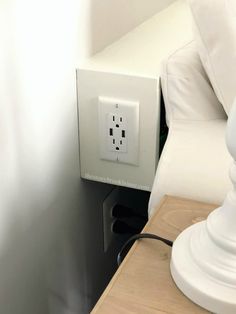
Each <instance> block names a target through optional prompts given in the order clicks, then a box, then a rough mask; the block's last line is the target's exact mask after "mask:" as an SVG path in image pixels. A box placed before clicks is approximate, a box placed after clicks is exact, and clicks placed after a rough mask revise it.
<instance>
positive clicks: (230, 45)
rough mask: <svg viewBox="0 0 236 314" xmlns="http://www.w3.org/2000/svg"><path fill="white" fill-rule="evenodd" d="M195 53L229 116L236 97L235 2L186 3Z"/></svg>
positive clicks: (199, 0) (193, 0)
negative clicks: (196, 51)
mask: <svg viewBox="0 0 236 314" xmlns="http://www.w3.org/2000/svg"><path fill="white" fill-rule="evenodd" d="M190 7H191V10H192V14H193V18H194V28H195V35H196V41H197V48H198V52H199V54H200V57H201V61H202V63H203V66H204V68H205V70H206V72H207V74H208V76H209V79H210V81H211V84H212V86H213V88H214V90H215V93H216V95H217V97H218V99H219V101H220V102H221V103H222V105H223V107H224V109H225V111H226V113H227V114H229V111H230V108H231V106H232V104H233V101H234V98H235V96H236V0H190Z"/></svg>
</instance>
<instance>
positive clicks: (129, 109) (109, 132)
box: [98, 97, 139, 165]
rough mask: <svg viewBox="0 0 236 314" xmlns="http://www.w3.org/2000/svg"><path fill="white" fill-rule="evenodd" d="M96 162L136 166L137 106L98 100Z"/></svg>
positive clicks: (124, 101)
mask: <svg viewBox="0 0 236 314" xmlns="http://www.w3.org/2000/svg"><path fill="white" fill-rule="evenodd" d="M98 113H99V114H98V119H99V147H100V158H101V159H105V160H111V161H116V162H120V163H127V164H132V165H138V157H139V103H138V102H133V101H128V100H120V99H112V98H107V97H99V99H98Z"/></svg>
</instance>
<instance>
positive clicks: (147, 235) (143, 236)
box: [117, 233, 173, 267]
mask: <svg viewBox="0 0 236 314" xmlns="http://www.w3.org/2000/svg"><path fill="white" fill-rule="evenodd" d="M139 239H154V240H158V241H161V242H163V243H165V244H166V245H168V246H171V247H172V245H173V242H172V241H170V240H167V239H165V238H162V237H159V236H157V235H155V234H152V233H140V234H135V235H134V236H132V237H131V238H129V240H128V241H127V242H126V243H125V244H124V245H123V246H122V248H121V250H120V252H119V254H118V256H117V264H118V267H119V266H120V264H121V262H122V255H123V252H124V250H125V249H126V248H127V246H128V245H129V244H130V243H131V242H134V241H136V240H139Z"/></svg>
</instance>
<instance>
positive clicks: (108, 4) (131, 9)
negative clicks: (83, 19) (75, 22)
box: [89, 0, 174, 54]
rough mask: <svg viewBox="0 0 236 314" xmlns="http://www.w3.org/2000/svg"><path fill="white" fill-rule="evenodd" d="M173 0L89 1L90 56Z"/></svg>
mask: <svg viewBox="0 0 236 314" xmlns="http://www.w3.org/2000/svg"><path fill="white" fill-rule="evenodd" d="M172 2H174V0H165V1H163V0H149V1H148V2H147V1H145V0H119V1H111V0H103V1H101V0H90V18H89V21H90V23H91V25H90V27H89V28H90V32H91V34H90V36H91V54H94V53H96V52H98V51H101V50H102V49H103V48H104V47H106V46H107V45H109V44H111V43H112V42H114V41H115V40H117V39H118V38H120V37H121V36H123V35H124V34H126V33H127V32H129V31H130V30H131V29H133V28H135V27H136V26H138V25H139V24H140V23H142V22H143V21H145V20H146V19H148V18H149V17H151V16H153V15H154V14H156V13H157V12H159V11H160V10H162V9H163V8H165V7H167V6H168V5H169V4H170V3H172Z"/></svg>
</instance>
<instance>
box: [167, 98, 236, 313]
mask: <svg viewBox="0 0 236 314" xmlns="http://www.w3.org/2000/svg"><path fill="white" fill-rule="evenodd" d="M235 134H236V101H235V104H234V106H233V108H232V110H231V113H230V116H229V119H228V127H227V133H226V143H227V146H228V149H229V152H230V154H231V155H232V157H233V159H234V162H233V165H232V167H231V169H230V177H231V180H232V183H233V190H232V191H230V192H229V193H228V195H227V197H226V199H225V201H224V204H223V205H222V207H220V208H218V209H216V210H215V211H214V212H212V213H211V214H210V215H209V216H208V218H207V220H206V221H204V222H200V223H198V224H196V225H193V226H191V227H189V228H188V229H186V230H185V231H184V232H182V233H181V234H180V236H179V237H178V238H177V240H176V241H175V242H174V246H173V249H172V258H171V274H172V277H173V279H174V281H175V282H176V284H177V286H178V287H179V288H180V290H182V292H183V293H184V294H185V295H186V296H187V297H189V298H190V299H191V300H192V301H194V302H195V303H197V304H198V305H200V306H202V307H204V308H205V309H207V310H209V311H211V312H214V313H217V314H236V141H235Z"/></svg>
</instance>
